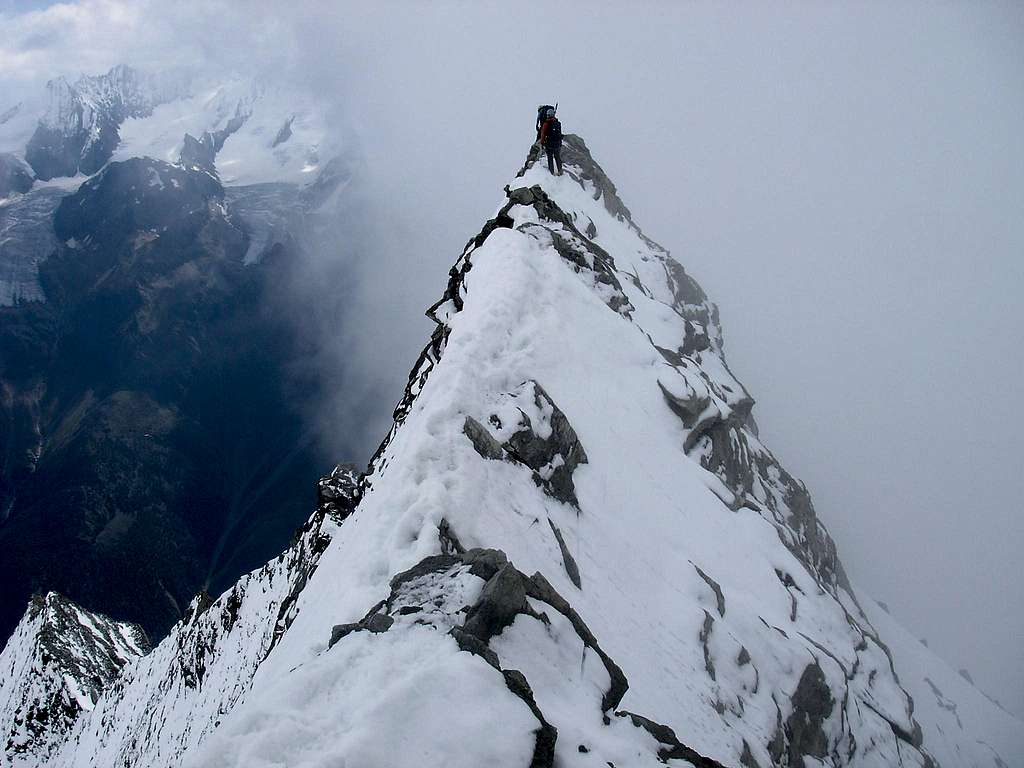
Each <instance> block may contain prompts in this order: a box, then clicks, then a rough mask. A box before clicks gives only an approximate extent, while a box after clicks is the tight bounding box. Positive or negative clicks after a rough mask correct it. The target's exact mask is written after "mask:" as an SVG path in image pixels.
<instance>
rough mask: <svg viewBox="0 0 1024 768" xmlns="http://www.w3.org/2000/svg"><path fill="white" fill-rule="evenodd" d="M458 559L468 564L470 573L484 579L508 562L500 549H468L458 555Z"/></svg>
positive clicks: (489, 577)
mask: <svg viewBox="0 0 1024 768" xmlns="http://www.w3.org/2000/svg"><path fill="white" fill-rule="evenodd" d="M459 560H460V561H461V562H462V563H464V564H465V565H468V566H469V572H470V573H472V574H473V575H474V576H477V577H479V578H481V579H483V580H484V581H487V580H489V579H491V578H492V577H493V576H494V575H495V574H496V573H497V572H498V571H500V570H501V569H502V568H504V567H505V566H506V565H507V564H508V558H507V557H505V553H504V552H502V551H501V550H500V549H480V548H474V549H469V550H466V551H465V552H463V553H462V554H461V555H460V556H459Z"/></svg>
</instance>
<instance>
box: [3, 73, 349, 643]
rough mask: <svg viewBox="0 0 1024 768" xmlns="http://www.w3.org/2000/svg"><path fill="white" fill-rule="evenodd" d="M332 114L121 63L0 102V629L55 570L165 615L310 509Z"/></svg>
mask: <svg viewBox="0 0 1024 768" xmlns="http://www.w3.org/2000/svg"><path fill="white" fill-rule="evenodd" d="M323 131H324V124H323V122H322V116H320V115H319V114H318V113H317V112H316V111H315V110H311V109H310V108H309V105H307V104H305V103H303V102H302V101H301V99H299V97H296V100H295V101H292V102H289V101H287V99H285V97H284V96H283V95H282V94H278V93H274V92H272V91H270V90H267V89H265V88H262V87H260V86H258V85H256V84H253V83H251V82H244V81H241V80H232V79H230V78H226V79H225V80H224V82H221V83H213V84H211V83H210V82H208V81H205V80H200V79H198V78H195V77H192V78H187V77H184V76H180V75H173V76H172V75H165V76H161V77H149V76H145V75H143V74H140V73H138V72H136V71H134V70H132V69H129V68H127V67H118V68H115V69H114V70H112V71H111V72H109V73H108V74H106V75H102V76H98V77H82V78H81V79H79V80H78V81H76V82H74V83H70V82H68V81H66V80H57V81H54V82H51V83H50V85H49V105H48V107H46V108H45V109H44V111H43V112H42V113H37V112H32V111H31V110H30V109H29V108H28V106H23V107H19V108H18V109H16V110H15V111H13V112H10V111H9V114H7V115H6V119H3V118H0V140H2V141H4V142H6V143H4V144H0V148H3V149H7V150H9V151H8V152H7V153H6V154H4V155H0V185H2V186H0V548H2V550H3V552H4V556H3V557H2V558H0V582H2V583H3V585H4V589H3V592H2V597H0V638H2V639H6V638H7V636H8V635H9V634H10V632H11V631H12V630H13V629H14V627H15V625H16V624H17V622H18V619H19V617H20V616H21V615H22V614H23V613H24V611H25V606H26V604H27V602H28V600H29V597H30V596H31V595H32V594H33V593H35V592H40V593H44V594H45V593H46V592H48V591H51V590H55V591H58V592H60V593H62V594H65V595H67V596H68V597H69V598H71V599H73V600H75V601H76V602H78V603H80V604H82V605H83V606H84V607H85V608H87V609H89V610H92V611H100V612H102V613H105V614H109V615H111V616H115V617H117V618H120V619H130V620H132V621H134V622H137V623H139V624H141V625H142V626H143V627H144V629H145V630H146V631H147V632H149V633H150V634H151V636H153V637H155V638H159V637H162V636H163V635H164V634H166V632H167V631H168V630H169V629H170V628H171V626H173V625H174V624H175V623H176V622H177V621H178V620H179V619H181V618H182V617H183V616H185V615H186V614H187V610H186V609H187V608H188V604H189V601H190V600H191V599H192V598H193V596H194V595H195V594H196V593H197V592H199V591H200V590H203V589H206V590H210V591H213V592H214V594H217V593H219V592H221V591H223V590H224V589H226V588H227V587H229V586H230V585H231V584H232V583H233V582H234V581H235V580H236V579H237V578H238V577H239V576H240V575H242V574H244V573H245V572H247V571H249V570H251V569H252V568H254V567H256V566H258V565H259V564H260V563H262V562H264V561H266V559H267V558H268V557H271V556H273V555H274V554H276V553H278V552H280V550H281V549H282V548H283V547H284V546H286V545H287V543H288V541H289V538H290V536H291V534H292V532H293V531H294V530H295V528H296V526H298V525H300V524H301V523H302V522H303V521H304V520H305V519H306V518H307V517H308V515H309V509H310V506H311V504H312V501H313V498H314V493H313V483H314V482H315V480H316V477H317V476H318V475H319V474H320V472H319V471H317V466H318V464H319V463H320V460H319V458H318V456H317V452H316V451H315V450H314V446H313V439H312V436H311V431H310V427H309V423H308V420H307V419H304V418H303V417H302V416H301V414H300V412H299V410H298V409H297V407H296V405H295V404H296V402H297V401H298V402H301V401H304V400H308V399H310V398H315V391H316V389H317V386H318V385H317V383H316V381H315V379H314V378H311V377H310V376H309V375H308V374H307V373H306V372H305V371H304V369H303V367H302V366H303V365H304V360H305V358H306V357H307V356H308V355H310V343H311V341H310V339H309V338H308V337H307V336H304V335H303V333H302V330H301V328H300V327H299V326H298V325H297V324H296V322H295V317H294V314H295V313H294V312H293V306H292V305H293V304H294V297H293V296H292V295H291V293H292V289H293V287H294V286H295V285H296V284H297V282H300V281H301V279H302V277H301V276H302V275H303V274H304V273H303V270H304V269H305V267H304V264H305V262H306V261H308V260H309V258H310V251H311V250H312V248H311V247H310V246H309V240H310V238H311V236H312V235H313V234H315V233H316V232H317V231H318V227H320V225H321V223H322V222H323V221H324V220H325V219H334V218H335V217H336V209H337V205H338V200H339V199H340V197H341V195H342V190H343V189H344V186H345V180H346V174H347V173H348V171H347V170H346V166H345V165H344V164H343V163H342V161H341V160H340V159H338V156H324V155H323V154H322V153H323V152H324V151H325V150H326V148H327V145H328V142H327V138H326V135H325V134H324V132H323ZM89 174H92V175H89Z"/></svg>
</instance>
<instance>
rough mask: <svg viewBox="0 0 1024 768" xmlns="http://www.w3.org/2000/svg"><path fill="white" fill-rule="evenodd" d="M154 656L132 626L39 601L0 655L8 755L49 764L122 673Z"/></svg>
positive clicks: (52, 599)
mask: <svg viewBox="0 0 1024 768" xmlns="http://www.w3.org/2000/svg"><path fill="white" fill-rule="evenodd" d="M148 651H149V640H148V638H147V637H146V634H145V632H143V631H142V629H141V628H139V627H138V626H136V625H134V624H130V623H127V622H118V621H114V620H112V619H109V618H107V617H106V616H103V615H101V614H97V613H92V612H90V611H87V610H85V609H84V608H82V607H81V606H79V605H77V604H75V603H73V602H71V601H70V600H68V599H67V598H65V597H63V596H61V595H59V594H57V593H56V592H50V593H48V594H46V595H45V596H43V595H35V596H33V598H32V600H31V602H30V603H29V607H28V610H27V611H26V613H25V617H24V618H23V619H22V622H21V624H19V625H18V628H17V629H16V630H15V632H14V635H12V636H11V638H10V640H9V641H8V642H7V645H6V646H5V648H4V650H3V653H2V654H0V671H2V677H0V711H2V712H3V714H4V722H3V727H4V732H3V739H4V752H5V754H7V755H9V756H11V757H12V758H13V757H14V756H18V757H20V758H21V759H25V760H29V761H35V760H39V761H45V760H46V759H47V758H48V757H49V756H50V755H51V753H52V752H53V751H54V750H55V749H56V748H57V747H59V746H60V745H61V743H62V741H63V739H64V738H65V737H66V735H67V734H68V732H69V731H70V729H71V726H72V725H73V724H74V722H75V720H76V719H77V718H78V717H79V716H80V714H81V713H82V712H88V711H90V710H91V709H92V708H93V706H95V704H96V701H97V699H98V698H99V696H100V693H101V691H102V690H103V689H104V688H106V687H107V686H108V685H109V684H110V683H111V681H112V680H113V679H114V677H115V676H116V675H117V673H118V672H119V671H120V670H121V668H122V667H123V666H124V665H125V664H126V663H128V662H129V661H130V660H132V659H136V658H139V657H141V656H142V655H143V654H145V653H146V652H148Z"/></svg>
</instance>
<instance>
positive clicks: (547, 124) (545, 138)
mask: <svg viewBox="0 0 1024 768" xmlns="http://www.w3.org/2000/svg"><path fill="white" fill-rule="evenodd" d="M538 143H539V144H540V145H541V146H542V147H543V148H544V151H545V152H547V155H548V170H549V171H550V172H551V173H552V174H554V173H555V165H556V164H557V165H558V175H559V176H561V175H562V124H561V123H560V122H558V118H557V117H555V108H554V107H547V109H546V110H545V112H544V122H543V123H542V124H541V127H540V136H539V137H538Z"/></svg>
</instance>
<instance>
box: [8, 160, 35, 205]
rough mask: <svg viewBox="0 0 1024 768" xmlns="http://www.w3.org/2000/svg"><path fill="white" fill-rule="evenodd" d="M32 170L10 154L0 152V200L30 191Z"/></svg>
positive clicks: (32, 178) (32, 181) (33, 178)
mask: <svg viewBox="0 0 1024 768" xmlns="http://www.w3.org/2000/svg"><path fill="white" fill-rule="evenodd" d="M34 182H35V177H34V176H33V175H32V169H31V168H29V167H28V166H27V165H26V164H25V163H24V162H23V161H22V160H21V159H19V158H18V157H17V156H16V155H13V154H11V153H10V152H0V200H3V199H4V198H6V197H10V196H11V195H13V194H23V193H25V192H28V191H29V190H30V189H32V184H33V183H34Z"/></svg>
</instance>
